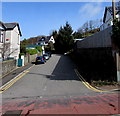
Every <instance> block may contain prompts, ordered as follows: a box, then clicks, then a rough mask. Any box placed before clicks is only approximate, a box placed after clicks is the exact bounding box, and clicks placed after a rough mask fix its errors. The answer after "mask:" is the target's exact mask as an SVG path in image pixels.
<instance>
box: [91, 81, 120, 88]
mask: <svg viewBox="0 0 120 116" xmlns="http://www.w3.org/2000/svg"><path fill="white" fill-rule="evenodd" d="M91 85H94V86H97V87H101V86H107V85H111V86H118V85H119V84H118V82H115V81H108V80H106V81H101V80H99V81H91Z"/></svg>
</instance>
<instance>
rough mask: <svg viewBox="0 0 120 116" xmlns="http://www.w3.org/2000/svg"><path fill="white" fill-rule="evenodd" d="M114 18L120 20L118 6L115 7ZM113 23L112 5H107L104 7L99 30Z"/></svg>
mask: <svg viewBox="0 0 120 116" xmlns="http://www.w3.org/2000/svg"><path fill="white" fill-rule="evenodd" d="M115 9H116V10H115V13H116V18H118V20H119V21H120V6H116V7H115ZM112 25H113V9H112V6H107V7H106V8H105V12H104V17H103V24H102V25H101V26H100V31H102V30H104V29H106V28H108V27H110V26H112Z"/></svg>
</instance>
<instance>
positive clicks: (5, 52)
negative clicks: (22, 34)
mask: <svg viewBox="0 0 120 116" xmlns="http://www.w3.org/2000/svg"><path fill="white" fill-rule="evenodd" d="M17 50H18V48H12V50H11V48H10V42H3V43H2V45H1V47H0V53H1V55H2V59H3V60H5V59H6V58H7V57H9V56H10V55H11V54H12V53H14V52H15V51H17Z"/></svg>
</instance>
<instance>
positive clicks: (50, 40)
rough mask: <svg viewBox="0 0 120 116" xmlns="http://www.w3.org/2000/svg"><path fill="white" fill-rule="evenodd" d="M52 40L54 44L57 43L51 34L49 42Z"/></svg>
mask: <svg viewBox="0 0 120 116" xmlns="http://www.w3.org/2000/svg"><path fill="white" fill-rule="evenodd" d="M50 41H51V42H53V44H54V43H55V40H54V38H53V36H51V38H50V40H49V42H50Z"/></svg>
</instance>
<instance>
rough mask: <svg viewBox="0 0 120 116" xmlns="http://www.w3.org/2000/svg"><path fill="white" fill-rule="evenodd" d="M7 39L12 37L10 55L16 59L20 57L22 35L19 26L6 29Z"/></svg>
mask: <svg viewBox="0 0 120 116" xmlns="http://www.w3.org/2000/svg"><path fill="white" fill-rule="evenodd" d="M6 39H10V40H9V42H10V52H9V53H10V56H9V57H14V58H15V59H18V57H19V53H20V35H19V30H18V27H17V26H16V27H15V28H14V29H13V30H10V31H6ZM6 42H8V41H6Z"/></svg>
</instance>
